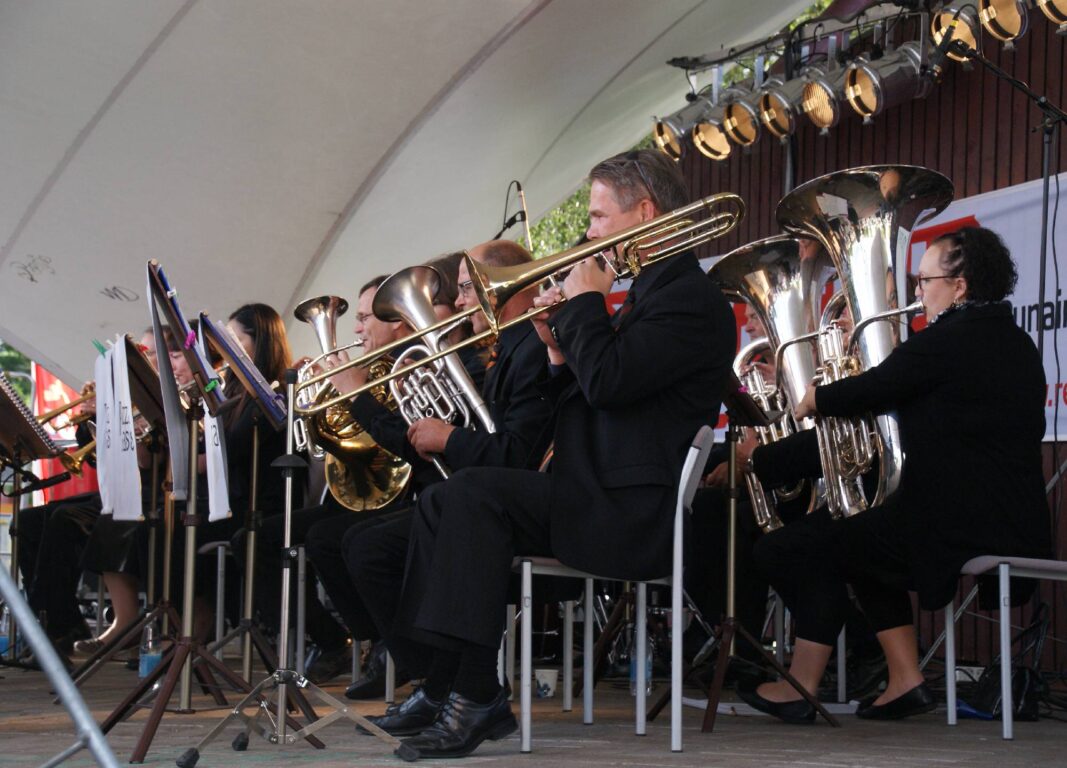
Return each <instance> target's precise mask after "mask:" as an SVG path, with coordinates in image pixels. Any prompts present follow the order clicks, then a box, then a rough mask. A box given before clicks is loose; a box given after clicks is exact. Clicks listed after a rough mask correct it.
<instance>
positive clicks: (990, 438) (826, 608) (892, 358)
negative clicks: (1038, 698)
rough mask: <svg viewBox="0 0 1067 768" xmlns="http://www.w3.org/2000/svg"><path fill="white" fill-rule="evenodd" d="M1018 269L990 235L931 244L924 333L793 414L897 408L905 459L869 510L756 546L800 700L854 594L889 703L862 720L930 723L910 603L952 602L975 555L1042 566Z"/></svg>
mask: <svg viewBox="0 0 1067 768" xmlns="http://www.w3.org/2000/svg"><path fill="white" fill-rule="evenodd" d="M1016 277H1017V275H1016V272H1015V265H1014V264H1013V263H1012V260H1011V256H1010V254H1009V253H1008V250H1007V249H1006V248H1005V247H1004V244H1003V242H1002V241H1001V239H1000V237H998V236H997V235H996V234H995V233H993V232H991V231H989V230H987V229H981V228H977V227H968V228H964V229H961V230H958V231H956V232H953V233H950V234H947V235H944V236H942V237H940V238H938V239H937V240H935V241H934V242H933V243H932V244H931V246H930V247H929V249H928V250H927V251H926V253H925V254H924V255H923V257H922V261H921V263H920V266H919V274H918V275H917V279H918V285H917V286H916V289H915V295H916V296H917V297H918V298H919V299H920V300H921V301H922V303H923V307H924V311H925V314H926V319H927V321H928V323H929V325H928V327H927V328H926V329H924V330H923V331H921V332H919V333H917V334H915V335H913V336H912V337H911V338H909V339H908V340H907V341H905V342H904V343H903V344H901V345H900V346H899V347H898V348H896V349H895V350H894V351H893V352H892V354H890V355H889V357H888V358H886V359H885V360H884V361H883V362H882V363H881V364H880V365H878V366H875V367H874V368H871V369H870V370H868V371H866V372H864V373H862V374H859V375H857V376H853V377H851V378H847V379H844V380H842V381H838V382H834V383H832V384H828V385H826V386H822V387H811V388H809V390H808V392H807V394H806V395H805V397H804V399H803V401H802V402H801V403H800V405H799V407H798V409H797V414H796V415H797V417H798V418H803V417H805V416H842V417H851V416H858V415H861V414H864V413H867V412H874V413H884V412H887V411H892V410H895V411H896V412H897V414H898V416H899V420H900V435H901V442H902V446H903V449H904V454H905V456H906V457H907V459H906V463H905V465H904V469H903V475H902V478H901V483H900V488H899V489H898V491H897V492H896V493H895V494H893V495H892V496H890V497H889V498H888V499H886V501H885V502H884V503H883V504H882V505H881V506H878V507H874V508H872V509H870V510H868V511H866V512H863V513H861V514H859V515H856V516H854V517H850V518H847V519H844V520H839V521H836V522H834V523H832V524H830V525H824V526H816V525H810V526H805V525H800V526H787V527H786V528H784V529H782V530H781V531H776V532H775V533H772V534H770V535H768V536H765V537H764V538H763V540H762V541H761V542H760V543H759V544H757V546H756V552H755V558H756V562H757V566H758V567H759V568H760V569H761V570H762V571H763V572H764V573H765V574H766V575H767V578H768V580H769V581H770V583H771V584H772V586H774V588H775V589H776V590H777V591H778V593H779V594H780V595H781V596H782V597H783V599H784V600H785V602H786V604H787V605H788V606H789V608H790V609H791V611H792V613H793V615H794V617H795V618H796V627H797V643H796V650H795V653H794V656H793V661H792V666H791V670H790V671H791V672H792V674H793V675H794V677H796V678H797V680H798V681H799V682H800V683H801V684H802V685H803V686H804V687H805V688H806V689H807V690H808V691H809V692H811V693H813V694H814V693H816V691H817V690H818V686H819V681H820V679H821V677H822V673H823V671H824V669H825V667H826V663H827V661H828V660H829V658H830V653H831V651H832V648H833V646H834V644H835V642H836V638H837V636H838V633H839V632H840V630H841V626H842V623H843V620H844V616H845V613H846V611H847V610H848V606H849V597H848V592H847V589H846V584H849V585H851V586H852V588H853V592H854V593H855V595H856V597H857V599H858V601H859V603H860V606H861V608H862V609H863V611H864V613H865V614H866V617H867V620H868V622H869V623H870V624H871V626H872V628H873V629H874V631H875V633H876V634H877V638H878V641H879V643H880V644H881V646H882V649H883V651H884V652H885V655H886V660H887V663H888V667H889V682H888V685H887V687H886V689H885V691H884V692H883V693H882V694H881V695H880V696H877V697H875V698H873V699H869V700H867V701H864V702H863V703H861V705H860V707H859V709H858V710H857V713H856V714H857V715H858V716H859V717H863V718H867V719H884V720H888V719H896V718H901V717H907V716H909V715H914V714H921V713H923V712H929V711H931V710H932V709H933V708H934V707H935V706H936V703H935V700H934V697H933V694H932V693H931V691H930V689H929V688H928V687H927V685H926V683H925V682H924V680H923V676H922V672H921V671H920V670H919V664H918V658H917V642H916V637H915V630H914V624H913V616H912V606H911V598H910V596H909V594H908V593H909V591H916V592H918V595H919V604H920V606H921V607H922V608H925V609H930V610H935V609H940V608H943V607H944V606H945V604H947V603H948V601H949V600H950V599H951V597H952V596H953V594H954V592H955V589H956V582H957V578H958V576H959V572H960V568H961V566H962V565H963V564H964V563H965V562H967V561H968V560H970V559H971V558H972V557H975V556H978V555H986V554H997V555H1021V556H1030V557H1049V556H1050V554H1051V551H1052V544H1051V535H1050V530H1049V514H1048V507H1047V504H1046V501H1045V493H1044V480H1043V475H1042V465H1041V440H1042V437H1043V436H1044V432H1045V397H1046V391H1045V376H1044V370H1043V368H1042V363H1041V360H1040V358H1039V356H1038V354H1037V350H1036V348H1035V346H1034V343H1033V342H1032V341H1031V340H1030V337H1029V336H1028V335H1027V334H1026V333H1025V332H1023V331H1022V330H1021V329H1019V328H1018V327H1017V326H1016V324H1015V322H1014V320H1013V318H1012V314H1011V305H1010V304H1009V303H1008V302H1006V301H1005V300H1004V299H1005V297H1007V296H1008V295H1009V294H1010V293H1011V292H1012V290H1013V289H1014V287H1015V282H1016ZM742 698H744V699H745V701H747V702H749V703H750V704H752V705H753V706H754V707H756V708H757V709H760V710H762V711H764V712H768V713H769V714H772V715H775V716H777V717H779V718H781V719H782V720H785V721H787V722H795V723H810V722H813V721H814V719H815V711H814V708H813V707H812V706H811V705H810V704H808V703H807V702H806V701H805V700H803V699H802V698H800V697H799V694H797V692H796V691H794V690H793V689H792V688H791V687H789V686H788V684H786V683H784V682H783V681H779V682H775V683H765V684H763V685H761V686H759V688H757V689H756V690H754V691H746V692H742Z"/></svg>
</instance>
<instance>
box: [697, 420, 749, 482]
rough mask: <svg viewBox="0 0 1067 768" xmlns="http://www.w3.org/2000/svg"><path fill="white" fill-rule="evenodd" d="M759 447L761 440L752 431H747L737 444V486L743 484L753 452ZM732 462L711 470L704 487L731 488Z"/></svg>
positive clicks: (705, 479) (726, 462)
mask: <svg viewBox="0 0 1067 768" xmlns="http://www.w3.org/2000/svg"><path fill="white" fill-rule="evenodd" d="M758 446H759V440H758V439H757V438H756V434H755V432H753V431H752V430H751V429H746V430H745V436H744V437H743V438H742V439H741V440H740V441H738V443H737V484H738V485H740V484H741V482H742V472H743V471H744V466H745V464H746V463H747V462H748V460H749V459H750V458H751V457H752V452H753V451H754V450H756V448H757V447H758ZM729 468H730V462H728V461H724V462H723V463H722V464H719V465H718V466H717V467H715V469H713V470H711V472H709V473H708V474H707V476H706V477H705V478H704V485H705V486H707V487H708V488H728V487H729V486H730V472H729Z"/></svg>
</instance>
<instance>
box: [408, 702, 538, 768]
mask: <svg viewBox="0 0 1067 768" xmlns="http://www.w3.org/2000/svg"><path fill="white" fill-rule="evenodd" d="M518 727H519V724H518V723H517V722H515V715H513V714H511V707H510V706H509V705H508V700H507V697H506V696H505V695H504V691H503V690H501V691H500V692H499V693H498V694H497V695H496V697H495V698H494V699H493V700H492V701H491V702H489V703H488V704H475V703H474V702H473V701H471V700H470V699H468V698H465V697H463V696H461V695H459V694H458V693H456V692H455V691H453V692H452V693H450V694H449V695H448V701H446V702H445V704H444V706H443V707H441V711H440V712H439V713H438V715H437V719H436V720H435V721H434V722H433V724H432V725H431V726H430V727H429V728H427V729H426V730H424V731H423V732H422V733H420V734H419V735H418V736H412V737H411V738H410V739H404V740H403V741H402V742H400V746H399V747H397V749H396V754H397V756H398V757H400V758H402V759H404V760H406V761H408V762H409V763H411V762H414V761H416V760H418V759H419V758H435V757H464V756H466V755H469V754H470V753H471V752H473V751H474V750H476V749H477V748H478V745H479V744H481V743H482V742H483V741H485V740H486V739H489V740H491V741H496V740H497V739H503V738H504V737H505V736H508V735H509V734H511V733H514V732H515V731H516V730H517V729H518Z"/></svg>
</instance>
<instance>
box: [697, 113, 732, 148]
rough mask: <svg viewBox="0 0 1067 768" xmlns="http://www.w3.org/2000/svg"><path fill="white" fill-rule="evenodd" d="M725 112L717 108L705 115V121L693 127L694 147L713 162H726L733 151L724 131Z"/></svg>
mask: <svg viewBox="0 0 1067 768" xmlns="http://www.w3.org/2000/svg"><path fill="white" fill-rule="evenodd" d="M725 111H726V110H725V109H724V108H723V107H715V108H713V109H712V110H710V111H709V112H707V113H705V114H704V117H703V119H701V121H700V122H699V123H697V124H696V126H694V127H693V146H695V147H696V148H697V150H698V151H699V152H700V154H702V155H704V157H707V158H709V159H711V160H725V159H726V158H728V157H729V156H730V152H731V151H732V150H733V146H732V145H731V144H730V139H729V138H727V136H726V131H725V130H724V129H723V123H724V122H725V120H726V117H725V114H724V113H725Z"/></svg>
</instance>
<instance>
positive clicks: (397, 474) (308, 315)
mask: <svg viewBox="0 0 1067 768" xmlns="http://www.w3.org/2000/svg"><path fill="white" fill-rule="evenodd" d="M347 309H348V302H346V301H345V300H344V299H341V298H339V297H337V296H319V297H317V298H314V299H307V300H306V301H302V302H301V303H300V304H299V305H298V306H297V307H296V310H294V314H295V315H296V318H297V319H298V320H302V321H304V322H306V323H309V324H310V325H311V327H312V328H314V329H315V336H316V337H317V338H318V341H319V346H320V347H322V355H320V356H319V357H318V358H316V359H315V360H312V361H311V362H310V363H307V364H306V365H304V366H303V367H302V368H301V369H300V372H299V374H298V379H299V380H301V381H304V380H307V379H308V378H310V376H311V375H312V373H313V366H314V364H315V363H316V362H317V361H318V360H320V359H322V358H323V357H325V356H326V355H328V354H332V353H333V352H336V351H337V349H338V348H337V318H338V317H339V316H340V315H342V314H344V312H345V310H347ZM390 367H391V362H389V361H387V359H383V360H379V361H376V362H375V363H374V364H373V365H372V366H371V367H370V370H369V371H368V374H367V378H368V380H370V381H373V380H374V379H378V378H381V377H382V376H384V375H385V374H387V373H388V372H389V369H390ZM370 391H371V394H372V395H373V396H374V397H375V399H377V400H378V402H380V403H382V404H383V405H385V406H386V407H389V408H391V409H395V408H396V404H395V402H394V401H393V400H392V398H391V397H390V395H389V388H388V386H387V385H386V384H384V383H383V384H380V385H379V386H377V387H373V388H372V389H371V390H370ZM336 394H337V392H336V390H335V389H334V388H333V386H332V385H330V384H328V383H324V385H323V386H321V387H320V388H318V389H317V390H315V391H314V392H313V393H311V394H309V395H308V397H309V399H311V400H312V401H313V402H315V403H319V402H323V401H325V400H327V399H329V398H332V397H334V396H335V395H336ZM301 421H302V422H303V425H304V429H305V430H306V433H307V443H308V445H309V446H311V447H312V448H318V449H320V450H322V451H324V452H325V453H326V484H327V485H328V486H329V488H330V493H332V494H333V497H334V498H335V499H337V501H338V502H340V503H341V504H342V505H343V506H345V507H347V508H348V509H350V510H352V511H353V512H367V511H372V510H377V509H381V508H382V507H384V506H386V505H387V504H389V503H390V502H392V501H393V500H394V499H396V498H397V497H399V496H400V495H401V494H402V493H403V492H404V489H405V488H406V487H407V484H408V481H409V480H410V479H411V466H410V465H409V464H407V462H405V461H404V460H403V459H400V458H399V457H397V456H395V455H394V454H392V453H390V452H389V451H387V450H385V449H384V448H382V447H381V446H379V445H378V444H377V443H376V442H375V441H374V438H372V437H371V436H370V435H369V434H367V432H366V430H364V429H363V427H361V426H360V425H359V423H358V422H357V421H356V420H355V419H354V418H353V417H352V413H351V411H350V410H349V407H348V403H347V402H345V403H340V404H338V405H334V406H331V407H329V408H326V409H324V410H322V411H320V412H318V413H316V414H314V415H312V416H306V417H302V418H301Z"/></svg>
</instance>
